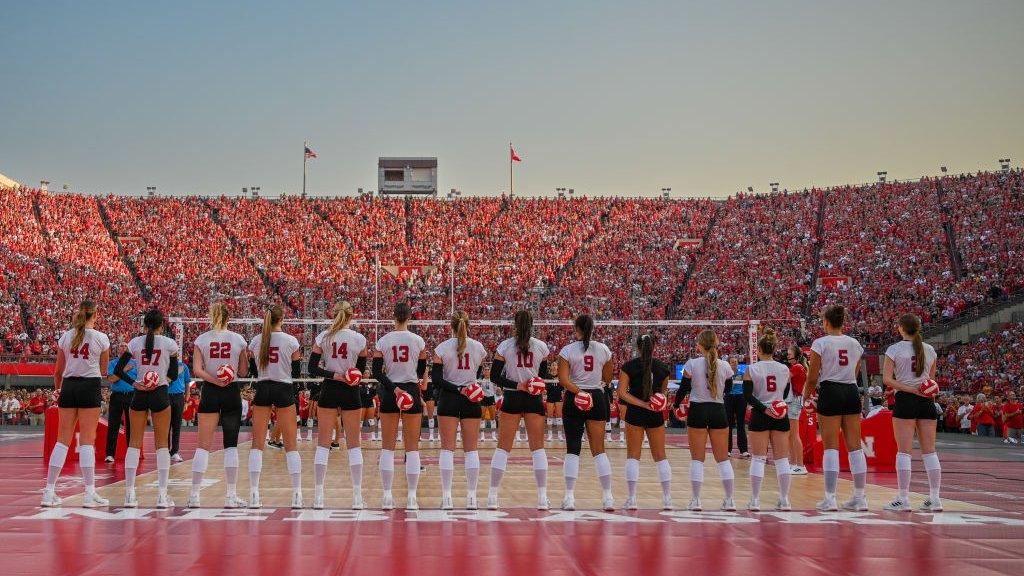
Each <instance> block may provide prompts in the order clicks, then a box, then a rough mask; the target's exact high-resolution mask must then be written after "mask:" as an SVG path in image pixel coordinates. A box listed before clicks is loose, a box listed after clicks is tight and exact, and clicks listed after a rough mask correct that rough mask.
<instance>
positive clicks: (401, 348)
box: [374, 330, 427, 383]
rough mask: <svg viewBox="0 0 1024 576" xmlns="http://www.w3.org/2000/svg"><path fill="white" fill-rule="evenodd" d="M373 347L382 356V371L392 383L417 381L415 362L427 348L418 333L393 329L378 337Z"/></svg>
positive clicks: (417, 361)
mask: <svg viewBox="0 0 1024 576" xmlns="http://www.w3.org/2000/svg"><path fill="white" fill-rule="evenodd" d="M374 348H375V349H376V350H377V351H378V352H380V353H381V355H382V356H383V357H384V373H385V374H387V376H388V378H389V379H390V380H391V382H392V383H400V382H402V383H409V382H419V379H420V377H419V374H417V373H416V364H417V363H419V361H420V352H423V351H424V350H425V349H426V348H427V344H426V342H424V341H423V338H420V336H419V334H413V333H412V332H409V331H408V330H395V331H393V332H388V333H387V334H385V335H383V336H381V337H380V339H379V340H377V343H376V344H375V345H374Z"/></svg>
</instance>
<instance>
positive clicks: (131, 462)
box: [51, 446, 139, 492]
mask: <svg viewBox="0 0 1024 576" xmlns="http://www.w3.org/2000/svg"><path fill="white" fill-rule="evenodd" d="M64 449H65V450H67V447H65V448H64ZM51 457H52V456H51ZM138 470H139V449H138V448H132V447H130V446H129V447H128V449H127V450H125V453H124V488H125V490H127V491H128V492H131V491H132V490H135V474H136V472H138Z"/></svg>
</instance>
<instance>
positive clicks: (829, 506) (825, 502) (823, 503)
mask: <svg viewBox="0 0 1024 576" xmlns="http://www.w3.org/2000/svg"><path fill="white" fill-rule="evenodd" d="M814 509H815V510H817V511H818V512H838V511H839V506H838V505H837V504H836V497H835V496H828V495H826V496H825V497H824V498H822V499H821V500H820V501H819V502H818V503H817V504H815V505H814Z"/></svg>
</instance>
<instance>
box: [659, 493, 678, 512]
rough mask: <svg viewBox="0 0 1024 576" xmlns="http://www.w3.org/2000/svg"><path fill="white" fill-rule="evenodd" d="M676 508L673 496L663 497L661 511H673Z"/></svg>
mask: <svg viewBox="0 0 1024 576" xmlns="http://www.w3.org/2000/svg"><path fill="white" fill-rule="evenodd" d="M674 508H675V507H674V506H673V505H672V497H671V496H662V497H661V509H662V510H672V509H674Z"/></svg>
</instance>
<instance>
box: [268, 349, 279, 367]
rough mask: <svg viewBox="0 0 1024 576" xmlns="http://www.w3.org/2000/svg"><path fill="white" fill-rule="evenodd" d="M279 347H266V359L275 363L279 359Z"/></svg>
mask: <svg viewBox="0 0 1024 576" xmlns="http://www.w3.org/2000/svg"><path fill="white" fill-rule="evenodd" d="M280 350H281V349H280V348H279V347H277V346H271V347H270V348H267V361H268V362H270V363H271V364H277V363H278V362H279V361H280V360H281V352H280Z"/></svg>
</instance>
